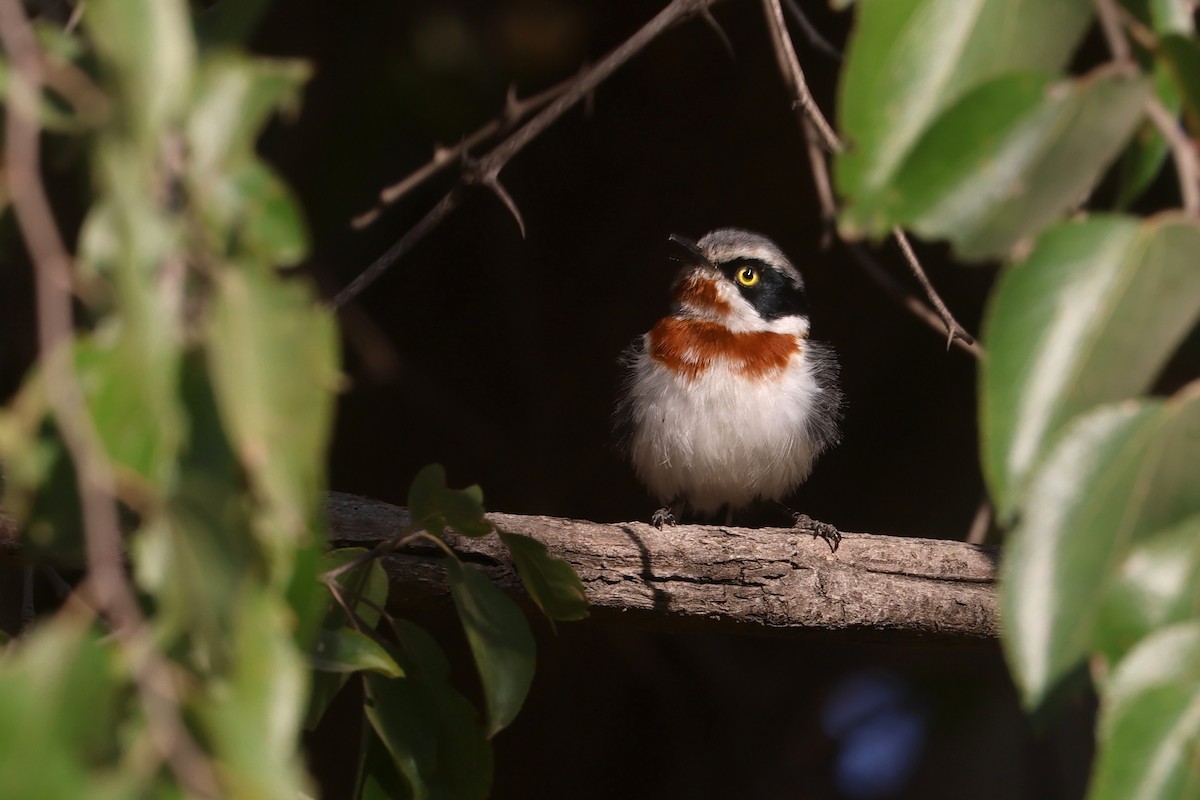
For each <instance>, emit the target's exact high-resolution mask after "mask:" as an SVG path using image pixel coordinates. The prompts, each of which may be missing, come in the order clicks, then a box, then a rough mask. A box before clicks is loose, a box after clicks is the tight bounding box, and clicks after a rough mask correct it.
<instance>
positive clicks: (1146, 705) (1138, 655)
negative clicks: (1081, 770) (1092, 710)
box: [1088, 621, 1200, 800]
mask: <svg viewBox="0 0 1200 800" xmlns="http://www.w3.org/2000/svg"><path fill="white" fill-rule="evenodd" d="M1099 748H1100V752H1099V756H1098V758H1097V763H1096V771H1095V775H1094V776H1093V781H1092V786H1091V791H1090V792H1089V795H1088V797H1089V798H1091V800H1125V799H1126V798H1131V797H1136V798H1139V799H1140V798H1146V800H1152V799H1153V798H1162V799H1163V800H1167V799H1168V798H1172V799H1173V798H1178V797H1194V796H1196V795H1197V793H1198V792H1200V772H1198V771H1197V770H1196V764H1197V763H1200V622H1197V621H1192V622H1188V623H1185V624H1182V625H1176V626H1172V627H1169V628H1165V629H1163V630H1161V631H1159V632H1157V633H1155V634H1153V635H1151V636H1150V637H1148V638H1147V639H1145V640H1144V641H1143V642H1142V643H1141V644H1139V645H1138V647H1137V648H1136V649H1135V650H1133V651H1132V652H1131V653H1130V654H1129V656H1128V657H1126V658H1125V660H1123V661H1122V662H1121V663H1120V664H1119V665H1118V666H1117V669H1116V670H1115V672H1114V674H1113V675H1112V677H1111V679H1110V680H1109V681H1108V683H1107V684H1106V685H1105V687H1104V696H1103V711H1102V715H1101V719H1100V741H1099Z"/></svg>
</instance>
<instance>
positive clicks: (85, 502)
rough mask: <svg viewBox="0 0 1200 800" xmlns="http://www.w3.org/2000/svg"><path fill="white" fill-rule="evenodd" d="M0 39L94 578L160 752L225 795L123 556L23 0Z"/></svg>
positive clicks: (8, 137)
mask: <svg viewBox="0 0 1200 800" xmlns="http://www.w3.org/2000/svg"><path fill="white" fill-rule="evenodd" d="M0 42H2V43H3V46H4V50H5V51H6V52H7V54H8V57H9V60H10V63H11V65H12V69H11V73H10V76H9V87H8V104H7V107H6V109H5V111H6V114H5V142H6V150H5V176H6V178H7V182H8V191H9V197H10V198H11V202H12V206H13V211H14V213H15V216H16V219H17V225H18V227H19V228H20V231H21V236H22V238H23V239H24V241H25V245H26V247H27V248H28V250H29V255H30V258H31V259H32V262H33V266H34V292H35V295H36V299H35V303H36V307H37V338H38V349H39V352H40V354H41V361H42V376H43V381H44V385H45V391H46V397H47V401H48V402H49V404H50V407H51V410H52V411H53V413H54V420H55V424H56V425H57V427H58V430H59V433H60V435H61V436H62V440H63V445H64V446H65V448H66V449H67V451H68V453H69V454H70V456H71V460H72V461H73V462H74V464H75V472H76V482H77V486H78V491H79V497H80V505H81V507H82V517H83V528H84V544H85V549H86V553H87V560H88V580H89V583H90V585H91V587H92V589H93V592H94V596H95V598H96V603H97V605H98V606H99V608H100V609H101V610H102V611H103V612H104V614H105V616H106V617H107V618H108V619H109V621H110V622H111V624H112V626H113V631H114V633H115V634H116V636H117V637H118V640H119V641H120V643H121V646H122V648H123V649H124V650H125V653H126V655H127V657H128V658H129V660H130V663H131V666H132V670H133V674H134V682H135V684H136V688H137V691H138V697H139V699H140V700H141V703H142V707H143V710H144V711H145V714H146V718H147V721H148V725H149V730H150V732H151V740H152V742H153V744H154V745H155V747H156V749H157V750H158V753H159V755H160V756H161V757H162V758H163V759H165V760H166V762H167V763H168V764H169V766H170V768H171V770H172V772H174V774H175V776H176V777H177V778H178V779H179V781H180V784H181V785H182V786H183V787H184V788H185V789H186V790H187V791H189V792H191V793H192V794H195V795H198V796H202V797H214V796H216V795H217V793H218V789H217V781H216V777H215V775H214V774H213V771H212V767H211V765H210V763H209V762H208V760H207V758H206V757H205V756H204V754H203V752H202V751H201V750H200V749H199V747H198V746H197V745H196V743H195V742H194V741H193V740H192V738H191V735H190V734H189V733H188V731H187V728H186V727H185V726H184V724H183V721H182V719H181V718H180V713H179V706H178V702H177V699H176V697H175V690H174V685H173V680H172V678H171V675H170V673H169V667H168V665H167V664H166V663H165V662H164V661H163V659H162V657H161V655H160V654H159V653H158V652H157V650H156V649H155V647H154V644H153V641H152V639H151V637H150V634H149V631H148V629H147V627H146V623H145V620H144V619H143V617H142V614H141V610H140V608H139V607H138V604H137V600H136V598H135V597H134V594H133V589H132V587H131V586H130V584H129V580H128V578H127V576H126V573H125V566H124V563H123V560H122V542H121V530H120V524H119V521H118V516H117V504H116V500H115V496H116V482H115V479H114V476H113V472H112V467H111V464H109V462H108V459H107V456H106V455H105V453H104V449H103V446H102V445H101V443H100V439H99V436H98V434H97V432H96V430H95V428H94V427H93V425H92V420H91V416H90V414H89V412H88V409H87V405H86V403H85V401H84V397H83V392H82V389H81V388H80V386H79V382H78V381H77V380H76V377H75V373H74V370H73V360H72V353H73V348H72V336H73V333H74V320H73V317H72V309H71V302H72V299H71V293H70V275H71V264H72V262H71V256H70V255H69V253H68V252H67V248H66V245H65V244H64V243H63V240H62V237H61V235H60V234H59V231H58V226H57V224H56V222H55V220H54V215H53V212H52V211H51V209H50V203H49V199H48V198H47V196H46V190H45V187H44V186H43V185H42V180H41V174H40V171H39V156H40V135H41V130H40V126H39V123H38V102H39V99H40V97H41V93H42V87H43V86H44V85H45V79H44V72H43V64H44V61H43V56H42V53H41V51H40V49H39V47H38V44H37V40H36V38H35V37H34V33H33V28H32V26H31V25H30V23H29V20H28V19H27V18H26V16H25V12H24V10H23V9H22V8H21V4H20V0H0Z"/></svg>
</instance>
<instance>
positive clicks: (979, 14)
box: [834, 0, 1092, 236]
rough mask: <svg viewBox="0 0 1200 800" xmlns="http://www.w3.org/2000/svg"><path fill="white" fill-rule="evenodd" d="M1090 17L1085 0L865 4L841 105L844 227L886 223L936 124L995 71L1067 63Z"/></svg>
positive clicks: (876, 228)
mask: <svg viewBox="0 0 1200 800" xmlns="http://www.w3.org/2000/svg"><path fill="white" fill-rule="evenodd" d="M1091 15H1092V8H1091V3H1090V2H1087V0H1060V1H1059V2H1053V3H1046V2H1042V0H973V1H972V2H963V0H864V2H861V3H859V9H858V19H857V22H856V24H855V28H854V31H853V33H852V35H851V38H850V45H849V49H848V52H847V57H846V67H845V69H844V71H843V73H842V82H841V88H840V89H839V92H838V104H837V106H838V120H839V125H838V127H839V129H840V130H841V131H842V132H843V134H844V135H845V136H846V137H847V140H848V141H847V149H846V151H845V152H843V153H841V154H840V155H839V156H838V158H837V161H836V163H835V165H834V167H835V178H836V181H837V189H838V192H839V194H841V195H842V196H844V197H845V198H846V206H845V208H844V210H843V213H842V217H841V220H840V224H841V226H842V229H843V231H844V232H845V233H846V234H847V235H851V236H853V235H858V234H861V233H863V232H864V231H865V232H868V233H874V234H879V233H881V232H882V231H885V230H886V229H887V227H888V225H887V223H886V215H885V214H884V213H882V211H881V206H882V205H883V204H885V203H887V202H889V197H888V195H889V187H890V185H891V183H892V179H893V176H894V175H895V173H896V171H897V170H898V169H899V168H900V165H901V164H902V163H903V162H904V159H905V157H906V155H907V154H908V152H909V150H910V149H911V148H912V146H913V145H914V144H915V143H916V141H917V140H918V139H919V138H920V137H921V135H922V134H923V133H924V132H925V130H926V129H927V128H928V127H929V125H930V122H931V121H932V120H933V119H934V118H935V117H936V116H937V115H938V114H939V113H940V112H942V111H943V110H944V109H946V108H947V107H948V106H950V105H951V104H952V103H953V102H955V101H956V100H957V99H958V98H960V97H962V96H963V95H964V94H965V93H967V92H968V91H970V90H971V89H972V88H974V87H976V86H978V85H980V84H981V83H983V82H985V81H988V80H990V79H992V78H995V77H997V76H999V75H1003V74H1005V73H1009V72H1015V71H1020V70H1052V71H1053V70H1059V69H1061V68H1062V67H1064V66H1065V65H1066V64H1067V63H1068V61H1069V60H1070V58H1071V54H1072V53H1073V52H1074V49H1075V45H1076V43H1077V42H1078V41H1079V39H1080V38H1081V37H1082V36H1083V33H1084V31H1085V30H1086V29H1087V26H1088V24H1089V22H1090V21H1091Z"/></svg>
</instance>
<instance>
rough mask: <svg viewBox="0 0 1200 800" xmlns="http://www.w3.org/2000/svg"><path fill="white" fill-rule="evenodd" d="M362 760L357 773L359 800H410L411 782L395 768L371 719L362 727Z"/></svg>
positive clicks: (357, 795)
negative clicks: (372, 725) (409, 783)
mask: <svg viewBox="0 0 1200 800" xmlns="http://www.w3.org/2000/svg"><path fill="white" fill-rule="evenodd" d="M362 748H363V757H362V762H361V763H362V766H361V768H360V769H359V772H358V781H359V786H358V788H357V791H355V793H354V797H355V798H357V800H410V799H411V798H412V797H413V793H412V790H411V789H410V788H409V786H408V781H406V780H405V779H404V776H402V775H401V774H400V772H399V771H398V770H397V769H396V765H395V763H394V762H393V761H392V756H391V753H389V752H388V749H387V746H386V745H384V743H383V742H382V741H380V739H379V735H378V734H376V733H375V729H374V728H373V727H371V723H370V721H369V720H367V721H365V723H364V725H363V741H362Z"/></svg>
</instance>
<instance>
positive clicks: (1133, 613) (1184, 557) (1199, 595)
mask: <svg viewBox="0 0 1200 800" xmlns="http://www.w3.org/2000/svg"><path fill="white" fill-rule="evenodd" d="M1197 575H1200V516H1195V517H1189V518H1187V519H1185V520H1184V521H1183V522H1181V523H1179V524H1178V525H1174V526H1172V527H1170V528H1168V529H1167V530H1165V531H1155V532H1154V533H1153V534H1151V535H1149V536H1147V537H1146V539H1145V540H1144V541H1142V542H1138V543H1137V544H1135V545H1134V546H1133V547H1132V548H1131V549H1130V552H1129V555H1128V556H1126V557H1125V560H1124V562H1123V563H1122V564H1121V566H1120V567H1119V568H1118V569H1117V571H1116V573H1115V575H1114V576H1113V581H1112V582H1111V584H1110V585H1109V587H1108V589H1107V591H1106V594H1105V597H1104V602H1103V605H1102V606H1101V609H1100V614H1099V618H1098V619H1097V622H1096V639H1095V647H1096V649H1098V650H1100V651H1101V652H1103V653H1104V654H1105V655H1106V656H1107V657H1108V659H1109V660H1110V661H1111V662H1116V661H1117V660H1119V659H1120V658H1121V657H1122V656H1124V655H1125V653H1126V652H1127V651H1129V649H1130V648H1132V647H1133V646H1134V645H1135V644H1136V643H1137V642H1138V641H1139V640H1141V639H1143V638H1144V637H1146V636H1148V635H1150V634H1151V633H1153V632H1154V631H1156V630H1158V629H1159V628H1164V627H1166V626H1167V625H1172V624H1174V623H1176V622H1183V621H1185V620H1189V619H1197V618H1200V581H1197V580H1196V576H1197Z"/></svg>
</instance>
